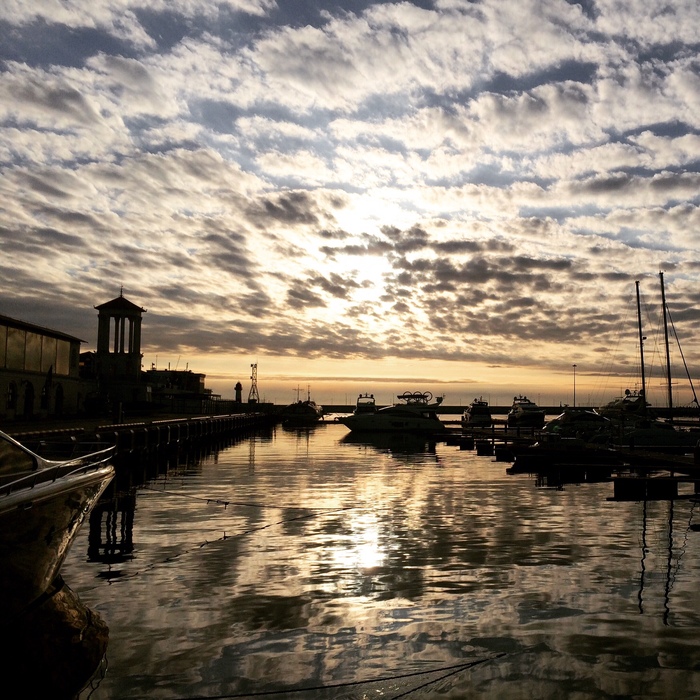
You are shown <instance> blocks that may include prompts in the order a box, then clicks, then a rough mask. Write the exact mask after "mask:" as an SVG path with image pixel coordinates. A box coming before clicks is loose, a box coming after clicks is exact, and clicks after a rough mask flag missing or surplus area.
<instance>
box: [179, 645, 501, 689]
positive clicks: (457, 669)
mask: <svg viewBox="0 0 700 700" xmlns="http://www.w3.org/2000/svg"><path fill="white" fill-rule="evenodd" d="M504 656H507V654H506V652H499V653H497V654H495V655H494V656H489V657H486V658H483V659H475V660H474V661H469V662H466V663H461V664H455V665H453V666H441V667H439V668H433V669H425V670H423V671H412V672H407V673H397V674H394V675H390V676H381V677H379V678H372V679H368V680H362V681H347V682H344V683H330V684H328V685H316V686H306V687H304V688H286V689H284V690H261V691H258V692H254V693H230V694H224V695H188V696H182V697H179V698H175V699H174V700H237V699H238V698H262V697H272V696H274V695H293V694H296V693H308V692H311V691H324V690H339V689H341V688H353V687H357V686H361V685H371V684H379V683H391V682H392V681H398V680H404V679H406V678H416V677H420V676H427V675H430V674H432V673H443V672H445V671H447V673H444V675H442V676H440V678H434V679H432V680H430V681H427V682H426V683H422V684H421V685H419V686H417V687H415V688H411V689H410V690H407V691H404V692H402V693H400V694H399V695H394V696H393V697H392V698H391V699H390V700H399V698H404V697H407V696H408V695H410V694H411V693H415V692H416V691H418V690H422V689H423V688H426V687H428V686H429V685H432V684H433V683H438V682H439V681H441V680H444V679H445V678H449V677H450V676H455V675H457V674H459V673H462V672H463V671H466V670H468V669H470V668H474V667H475V666H480V665H481V664H485V663H489V662H490V661H495V660H496V659H500V658H502V657H504Z"/></svg>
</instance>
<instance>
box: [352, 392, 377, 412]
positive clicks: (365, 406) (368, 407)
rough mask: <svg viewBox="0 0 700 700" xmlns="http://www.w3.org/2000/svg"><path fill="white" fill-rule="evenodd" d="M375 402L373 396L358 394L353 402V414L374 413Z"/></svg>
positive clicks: (375, 408) (375, 409)
mask: <svg viewBox="0 0 700 700" xmlns="http://www.w3.org/2000/svg"><path fill="white" fill-rule="evenodd" d="M376 411H377V402H376V400H375V398H374V394H360V395H359V396H358V397H357V401H356V402H355V411H354V412H355V413H356V414H357V413H376Z"/></svg>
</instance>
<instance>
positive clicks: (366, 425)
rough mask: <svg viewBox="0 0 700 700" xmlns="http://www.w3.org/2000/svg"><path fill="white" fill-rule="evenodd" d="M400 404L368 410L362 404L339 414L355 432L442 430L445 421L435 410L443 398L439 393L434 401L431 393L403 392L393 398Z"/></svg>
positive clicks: (439, 431)
mask: <svg viewBox="0 0 700 700" xmlns="http://www.w3.org/2000/svg"><path fill="white" fill-rule="evenodd" d="M396 398H397V399H398V400H399V402H400V403H395V404H392V405H391V406H385V407H383V408H376V410H367V408H368V406H369V404H368V405H367V406H365V405H364V402H363V408H362V410H360V411H358V410H357V408H356V409H355V412H354V413H352V414H351V415H349V416H339V417H338V418H337V420H338V422H339V423H342V424H343V425H344V426H346V427H347V428H350V430H354V431H356V432H413V433H423V434H431V433H441V432H444V431H445V429H446V428H445V424H444V423H443V422H442V421H441V420H440V419H439V418H438V415H437V409H438V407H439V406H440V404H441V403H442V400H443V397H442V396H439V397H437V398H436V399H435V401H434V402H433V395H432V393H431V392H429V391H426V392H421V391H414V392H410V391H406V392H404V393H403V394H399V395H398V396H397V397H396Z"/></svg>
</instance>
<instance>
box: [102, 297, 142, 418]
mask: <svg viewBox="0 0 700 700" xmlns="http://www.w3.org/2000/svg"><path fill="white" fill-rule="evenodd" d="M95 309H97V314H98V315H97V351H96V352H95V356H94V358H93V359H94V362H93V364H94V374H95V378H96V380H97V383H98V393H99V395H100V397H101V398H102V399H105V400H108V401H109V403H110V404H111V405H112V406H113V407H115V408H116V407H117V406H119V405H122V406H125V405H130V406H137V405H143V404H147V403H149V402H150V400H151V388H150V386H149V385H148V384H147V382H146V381H145V378H144V376H143V372H142V371H141V361H142V359H143V355H142V353H141V323H142V320H143V314H145V313H146V309H142V308H141V307H140V306H137V305H136V304H134V303H133V302H131V301H129V300H128V299H126V298H125V297H124V295H123V293H120V294H119V296H118V297H116V299H112V300H111V301H108V302H106V303H104V304H100V305H99V306H96V307H95Z"/></svg>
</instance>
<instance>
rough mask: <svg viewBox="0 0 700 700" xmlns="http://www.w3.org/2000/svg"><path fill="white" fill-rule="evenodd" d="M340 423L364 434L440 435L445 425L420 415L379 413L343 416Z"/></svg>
mask: <svg viewBox="0 0 700 700" xmlns="http://www.w3.org/2000/svg"><path fill="white" fill-rule="evenodd" d="M338 422H339V423H342V424H343V425H344V426H346V427H347V428H349V429H350V430H353V431H356V432H363V433H373V432H376V433H388V432H397V433H398V432H402V433H410V432H416V433H423V434H431V433H440V432H443V431H444V430H445V425H444V424H443V423H442V421H441V420H439V419H438V418H424V417H422V416H420V415H416V416H410V415H384V416H382V415H380V414H379V413H367V414H362V413H360V414H353V415H351V416H342V417H340V418H338Z"/></svg>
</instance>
